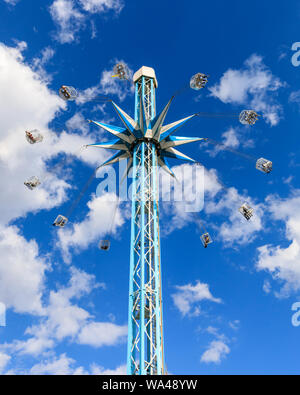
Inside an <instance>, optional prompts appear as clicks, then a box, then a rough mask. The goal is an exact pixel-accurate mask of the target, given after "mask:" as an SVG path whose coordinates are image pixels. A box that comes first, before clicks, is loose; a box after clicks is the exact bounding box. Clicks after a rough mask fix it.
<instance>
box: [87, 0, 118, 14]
mask: <svg viewBox="0 0 300 395" xmlns="http://www.w3.org/2000/svg"><path fill="white" fill-rule="evenodd" d="M79 3H80V4H81V6H82V8H83V9H84V10H85V11H87V12H90V13H92V14H95V13H102V12H107V11H110V10H112V11H115V12H116V13H120V12H121V11H122V9H123V7H124V2H123V1H122V0H79Z"/></svg>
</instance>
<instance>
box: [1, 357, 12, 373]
mask: <svg viewBox="0 0 300 395" xmlns="http://www.w3.org/2000/svg"><path fill="white" fill-rule="evenodd" d="M10 359H11V357H10V355H7V354H5V353H3V352H1V351H0V374H1V373H2V372H3V370H4V368H5V367H6V365H7V364H8V363H9V361H10Z"/></svg>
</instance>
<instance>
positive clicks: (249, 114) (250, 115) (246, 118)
mask: <svg viewBox="0 0 300 395" xmlns="http://www.w3.org/2000/svg"><path fill="white" fill-rule="evenodd" d="M258 117H259V115H258V114H257V113H256V112H255V111H253V110H243V111H242V112H241V113H240V116H239V121H240V123H241V124H243V125H254V124H255V122H256V121H257V120H258Z"/></svg>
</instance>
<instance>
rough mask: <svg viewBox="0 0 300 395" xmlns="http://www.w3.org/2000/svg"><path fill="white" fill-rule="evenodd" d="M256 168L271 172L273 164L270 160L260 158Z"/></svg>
mask: <svg viewBox="0 0 300 395" xmlns="http://www.w3.org/2000/svg"><path fill="white" fill-rule="evenodd" d="M256 168H257V170H260V171H262V172H263V173H270V172H271V171H272V168H273V164H272V162H271V161H270V160H267V159H265V158H259V159H258V160H257V162H256Z"/></svg>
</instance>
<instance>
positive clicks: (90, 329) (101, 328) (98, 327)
mask: <svg viewBox="0 0 300 395" xmlns="http://www.w3.org/2000/svg"><path fill="white" fill-rule="evenodd" d="M127 331H128V329H127V325H123V326H119V325H116V324H113V323H111V322H91V323H90V324H87V325H86V326H84V327H83V328H82V330H81V332H80V333H79V335H78V343H80V344H87V345H90V346H93V347H103V346H112V345H114V344H117V343H119V342H120V341H124V340H125V338H126V336H127Z"/></svg>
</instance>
